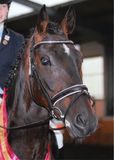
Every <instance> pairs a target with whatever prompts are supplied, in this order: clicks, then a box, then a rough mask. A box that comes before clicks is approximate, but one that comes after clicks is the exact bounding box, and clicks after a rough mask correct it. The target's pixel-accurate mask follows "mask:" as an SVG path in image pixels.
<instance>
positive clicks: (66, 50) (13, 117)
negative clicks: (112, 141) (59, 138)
mask: <svg viewBox="0 0 114 160" xmlns="http://www.w3.org/2000/svg"><path fill="white" fill-rule="evenodd" d="M74 24H75V17H74V12H73V10H72V8H70V9H69V10H68V11H67V13H66V15H65V17H64V19H63V20H62V21H61V23H55V22H51V21H50V20H49V17H48V14H47V12H46V8H45V6H43V7H42V9H41V11H40V14H39V18H38V23H37V25H36V27H35V29H34V32H33V34H32V36H31V38H30V39H29V40H28V43H27V45H26V46H25V50H24V54H23V57H22V60H21V61H20V65H17V67H14V70H13V73H12V74H11V75H13V76H12V77H13V81H11V82H10V85H9V86H10V87H9V88H10V92H9V94H8V98H7V105H8V123H9V131H8V133H9V134H8V139H9V144H10V145H11V147H12V148H13V150H14V152H15V154H16V155H17V156H18V157H19V158H20V159H21V160H25V159H26V160H41V159H42V160H43V159H45V156H46V153H47V148H48V144H49V143H50V139H49V130H50V128H49V121H50V120H51V119H56V120H58V121H59V122H62V126H63V127H66V128H67V130H68V132H69V134H70V135H71V136H72V137H73V138H82V137H86V136H88V135H90V134H92V133H93V132H94V131H95V130H96V128H97V118H96V115H95V111H94V108H93V106H92V102H93V100H92V98H91V96H90V95H89V92H88V89H87V87H86V86H85V85H83V82H82V79H81V65H82V57H81V54H80V53H79V51H77V50H76V48H75V47H74V44H73V42H72V41H70V40H69V39H68V34H69V33H70V32H71V31H72V30H73V28H74ZM17 64H18V63H17ZM10 79H12V78H11V76H10ZM16 128H18V129H16Z"/></svg>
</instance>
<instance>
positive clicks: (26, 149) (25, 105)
mask: <svg viewBox="0 0 114 160" xmlns="http://www.w3.org/2000/svg"><path fill="white" fill-rule="evenodd" d="M22 75H23V76H25V75H24V73H23V71H22V68H20V70H19V74H18V78H17V79H18V80H16V84H15V88H14V89H15V92H14V97H13V103H12V106H11V109H10V110H9V119H8V121H9V126H10V127H13V126H21V125H25V124H26V123H32V122H35V121H40V120H41V118H42V117H43V114H44V116H45V112H44V111H43V110H42V108H40V107H38V106H36V104H34V102H33V101H32V100H31V97H30V94H29V92H28V91H27V88H26V87H27V86H26V79H25V77H22ZM25 91H26V93H25ZM39 113H40V115H39ZM38 117H39V118H38ZM8 139H9V143H10V145H11V147H12V148H13V150H14V152H15V154H16V155H17V156H19V158H20V159H21V160H25V159H27V160H32V159H33V160H35V159H44V157H45V154H46V152H47V145H48V125H45V126H41V127H37V128H32V129H25V130H17V131H10V132H9V137H8Z"/></svg>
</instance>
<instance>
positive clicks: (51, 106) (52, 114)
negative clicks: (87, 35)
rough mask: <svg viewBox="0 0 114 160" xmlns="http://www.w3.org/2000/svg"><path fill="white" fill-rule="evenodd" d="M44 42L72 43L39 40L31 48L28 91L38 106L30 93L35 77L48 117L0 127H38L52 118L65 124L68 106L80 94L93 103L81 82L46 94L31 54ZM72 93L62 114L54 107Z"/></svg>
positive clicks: (56, 42)
mask: <svg viewBox="0 0 114 160" xmlns="http://www.w3.org/2000/svg"><path fill="white" fill-rule="evenodd" d="M46 44H72V45H73V44H74V43H73V42H72V41H70V40H67V41H41V42H38V43H36V44H34V45H33V46H32V48H31V54H30V66H29V83H28V86H29V92H30V95H31V98H32V100H33V101H34V103H35V104H37V105H38V106H40V105H39V104H38V102H37V100H36V99H35V97H34V96H33V93H32V86H31V80H32V79H33V78H35V80H36V82H37V84H39V85H40V88H41V90H42V92H43V94H44V96H45V98H46V99H47V101H48V107H45V106H43V105H42V106H40V107H44V108H45V109H47V111H48V114H49V117H48V118H47V119H46V120H43V121H39V122H33V123H30V124H27V125H23V126H17V127H3V126H0V127H1V128H4V129H7V130H17V129H28V128H33V127H38V126H41V125H45V124H49V120H51V119H53V118H55V119H57V120H60V121H63V123H64V125H65V119H66V116H67V114H68V112H69V110H70V108H71V107H72V104H73V103H74V102H75V101H77V100H78V98H79V97H80V96H82V95H87V96H88V98H89V99H90V100H91V101H92V102H93V105H94V100H93V98H92V97H91V96H90V94H89V92H88V88H87V87H86V86H85V85H83V84H76V85H73V86H70V87H68V88H65V89H63V90H61V91H60V92H58V93H57V94H56V95H54V96H53V97H50V96H49V94H48V92H47V90H46V88H45V85H44V83H43V80H42V78H41V77H40V74H39V72H38V70H37V69H36V64H35V60H34V54H32V53H33V52H34V50H35V49H36V48H37V47H38V46H39V45H46ZM74 94H76V98H75V99H74V100H73V101H72V103H71V104H70V105H69V106H68V108H67V110H66V112H65V114H63V113H62V111H61V110H60V108H58V107H56V104H57V103H58V102H59V101H61V100H63V99H64V98H66V97H69V96H71V95H74ZM56 113H57V114H56ZM58 115H59V116H58ZM58 129H63V127H62V128H58Z"/></svg>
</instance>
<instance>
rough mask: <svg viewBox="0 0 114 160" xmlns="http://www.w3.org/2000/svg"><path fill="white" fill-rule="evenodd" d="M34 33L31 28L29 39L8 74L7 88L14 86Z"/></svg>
mask: <svg viewBox="0 0 114 160" xmlns="http://www.w3.org/2000/svg"><path fill="white" fill-rule="evenodd" d="M33 32H34V28H31V29H30V34H29V35H28V37H27V38H26V39H25V42H24V43H23V44H22V47H21V48H20V49H19V51H18V54H17V57H16V59H15V62H14V63H13V65H12V66H11V70H10V71H9V74H8V78H7V80H6V82H5V88H7V89H8V88H10V87H11V86H12V85H13V82H14V80H15V77H16V75H17V73H18V69H19V66H20V63H21V60H22V58H23V56H24V50H25V46H26V44H27V42H28V40H29V38H30V37H31V35H32V34H33Z"/></svg>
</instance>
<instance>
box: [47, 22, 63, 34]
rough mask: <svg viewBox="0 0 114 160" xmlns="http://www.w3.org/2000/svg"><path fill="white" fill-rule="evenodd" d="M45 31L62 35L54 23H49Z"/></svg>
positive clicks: (57, 25)
mask: <svg viewBox="0 0 114 160" xmlns="http://www.w3.org/2000/svg"><path fill="white" fill-rule="evenodd" d="M46 31H47V32H48V33H50V34H62V33H63V31H62V30H61V29H60V26H59V24H58V23H56V22H49V23H48V25H47V28H46Z"/></svg>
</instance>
